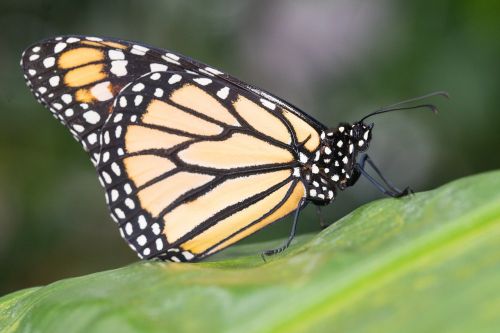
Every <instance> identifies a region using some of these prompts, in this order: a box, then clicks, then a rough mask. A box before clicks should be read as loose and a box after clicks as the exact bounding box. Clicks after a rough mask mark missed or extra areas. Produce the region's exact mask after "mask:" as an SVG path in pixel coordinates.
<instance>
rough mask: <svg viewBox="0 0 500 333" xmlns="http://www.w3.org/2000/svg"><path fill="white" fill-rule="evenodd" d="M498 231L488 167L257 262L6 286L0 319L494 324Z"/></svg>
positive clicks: (67, 332) (25, 327) (226, 326)
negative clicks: (16, 288)
mask: <svg viewBox="0 0 500 333" xmlns="http://www.w3.org/2000/svg"><path fill="white" fill-rule="evenodd" d="M499 238H500V171H496V172H490V173H486V174H482V175H478V176H472V177H468V178H464V179H461V180H459V181H455V182H453V183H451V184H448V185H446V186H443V187H441V188H439V189H437V190H434V191H429V192H424V193H419V194H417V195H415V196H410V197H406V198H403V199H385V200H379V201H376V202H373V203H370V204H368V205H365V206H363V207H361V208H359V209H357V210H355V211H354V212H353V213H351V214H349V215H348V216H346V217H345V218H343V219H341V220H340V221H339V222H337V223H336V224H334V225H333V226H332V227H330V228H327V229H326V230H324V231H323V232H321V233H320V234H319V235H316V236H315V237H314V238H312V239H309V240H306V239H305V238H302V239H301V241H300V243H301V244H300V245H299V246H292V248H291V249H289V251H287V252H285V253H284V254H282V255H278V256H276V257H272V258H270V261H269V262H267V263H264V262H263V261H262V260H261V259H260V257H259V256H257V255H255V254H256V253H258V252H259V251H260V250H261V249H262V246H264V245H262V244H256V245H252V246H246V247H233V248H232V249H230V250H228V251H227V252H226V253H225V256H226V258H225V259H224V258H219V260H218V261H213V262H204V263H200V264H175V263H159V262H155V263H144V262H143V263H136V264H133V265H129V266H126V267H124V268H120V269H116V270H111V271H106V272H101V273H97V274H91V275H87V276H83V277H79V278H72V279H67V280H62V281H59V282H56V283H53V284H51V285H48V286H46V287H40V288H31V289H27V290H23V291H20V292H16V293H14V294H11V295H7V296H4V297H3V298H0V331H2V332H5V333H9V332H18V331H22V332H25V331H30V330H31V328H34V327H36V330H37V331H38V332H51V333H57V332H63V333H77V332H94V333H99V332H149V333H152V332H200V331H202V332H232V333H235V332H259V333H265V332H286V333H290V332H332V328H335V331H338V332H408V333H409V332H444V331H446V332H482V333H488V332H497V331H498V327H499V325H500V317H499V316H498V313H499V312H500V285H499V284H498V281H499V280H500V265H499V263H500V243H499V242H498V239H499ZM265 246H271V245H270V244H267V245H265Z"/></svg>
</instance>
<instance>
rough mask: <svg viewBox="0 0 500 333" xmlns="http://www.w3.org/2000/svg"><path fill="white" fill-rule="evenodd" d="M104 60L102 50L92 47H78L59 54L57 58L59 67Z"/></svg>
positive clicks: (64, 67)
mask: <svg viewBox="0 0 500 333" xmlns="http://www.w3.org/2000/svg"><path fill="white" fill-rule="evenodd" d="M103 60H104V52H102V51H101V50H99V49H96V48H93V47H79V48H77V49H72V50H69V51H66V52H64V53H62V54H61V56H60V57H59V60H58V62H57V63H58V65H59V67H60V68H63V69H68V68H73V67H79V66H82V65H86V64H89V63H91V62H98V61H103Z"/></svg>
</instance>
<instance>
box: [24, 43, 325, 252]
mask: <svg viewBox="0 0 500 333" xmlns="http://www.w3.org/2000/svg"><path fill="white" fill-rule="evenodd" d="M22 66H23V69H24V71H25V76H26V79H27V82H28V85H29V86H30V88H31V89H32V91H33V93H34V94H35V96H36V97H37V99H38V100H39V101H40V102H41V103H42V104H44V105H45V106H47V107H48V108H49V109H50V110H51V111H52V112H53V113H54V116H55V117H56V118H59V119H60V120H61V122H62V123H63V124H64V125H66V126H67V127H68V128H69V129H70V131H71V132H72V133H73V135H74V136H75V138H76V139H77V140H78V141H79V142H80V143H81V144H82V145H83V146H84V148H85V149H86V150H87V151H88V152H89V153H91V158H92V160H93V162H94V164H96V165H97V168H98V173H99V179H100V181H101V183H102V185H103V186H104V187H105V189H106V200H107V203H108V206H109V208H110V211H111V215H112V216H113V218H114V219H115V220H116V221H117V222H118V223H119V226H120V232H121V234H122V237H124V238H125V239H126V240H127V241H128V243H129V245H130V246H131V247H132V248H133V249H134V250H135V251H137V253H138V254H139V256H141V257H146V258H152V257H160V258H163V259H170V260H174V261H189V260H194V259H200V258H203V257H205V256H207V255H210V254H213V253H215V252H217V251H219V250H221V249H223V248H225V247H227V246H229V245H230V244H232V243H234V242H236V241H238V240H239V239H241V238H244V237H246V236H248V235H250V234H251V233H253V232H255V231H257V230H259V229H261V228H263V227H264V226H266V225H268V224H270V223H272V222H274V221H276V220H278V219H280V218H282V217H284V216H286V215H287V214H289V213H290V212H292V211H294V210H295V209H296V208H297V207H298V205H299V202H300V200H301V199H302V197H303V196H304V190H305V189H304V185H303V184H302V182H301V179H300V172H299V171H298V169H297V165H298V162H297V161H298V160H299V159H301V158H302V157H301V156H298V155H300V154H299V151H300V152H301V153H302V154H303V155H304V156H307V158H312V157H313V154H314V152H315V151H316V149H317V147H318V146H319V142H320V132H321V131H322V130H323V129H324V127H323V125H321V124H320V123H318V122H317V121H315V120H314V119H313V118H311V117H310V116H308V115H306V114H305V113H303V112H301V111H299V110H298V109H296V108H295V107H293V106H291V105H290V104H288V103H286V102H284V101H282V100H280V99H278V98H276V97H274V96H272V95H270V94H269V93H267V92H264V91H262V90H259V89H258V88H255V87H253V86H250V85H248V84H245V83H244V82H241V81H239V80H237V79H235V78H234V77H232V76H229V75H227V74H224V73H222V72H220V71H218V70H216V69H214V68H211V67H209V66H207V65H205V64H202V63H199V62H197V61H195V60H192V59H190V58H187V57H184V56H182V55H179V54H175V53H172V52H169V51H166V50H161V49H155V48H151V47H148V46H144V45H139V44H136V43H133V42H127V41H122V40H116V39H101V38H95V37H82V36H66V37H58V38H55V39H52V40H48V41H44V42H42V43H40V44H38V45H35V46H33V47H31V48H29V49H28V50H27V51H26V52H25V53H24V54H23V59H22Z"/></svg>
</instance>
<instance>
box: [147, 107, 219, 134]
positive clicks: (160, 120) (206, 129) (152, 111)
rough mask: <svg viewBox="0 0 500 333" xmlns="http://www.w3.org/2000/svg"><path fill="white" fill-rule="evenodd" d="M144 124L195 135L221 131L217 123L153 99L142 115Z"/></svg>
mask: <svg viewBox="0 0 500 333" xmlns="http://www.w3.org/2000/svg"><path fill="white" fill-rule="evenodd" d="M142 121H143V122H144V123H146V124H151V125H157V126H161V127H165V128H171V129H175V130H179V131H184V132H187V133H191V134H196V135H206V136H213V135H217V134H220V133H222V131H223V128H222V127H220V126H219V125H216V124H214V123H211V122H209V121H206V120H204V119H201V118H199V117H196V116H193V115H192V114H189V113H187V112H185V111H183V110H181V109H179V108H177V107H175V106H173V105H170V104H168V103H166V102H163V101H160V100H157V99H154V100H152V101H151V103H149V105H148V107H147V111H146V113H145V114H144V115H143V116H142Z"/></svg>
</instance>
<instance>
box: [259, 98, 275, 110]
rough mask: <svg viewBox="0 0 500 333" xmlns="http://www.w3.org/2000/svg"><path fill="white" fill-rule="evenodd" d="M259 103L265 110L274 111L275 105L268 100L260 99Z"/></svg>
mask: <svg viewBox="0 0 500 333" xmlns="http://www.w3.org/2000/svg"><path fill="white" fill-rule="evenodd" d="M260 102H261V103H262V105H264V106H265V107H266V108H268V109H271V110H274V109H276V104H274V103H272V102H270V101H268V100H267V99H265V98H261V99H260Z"/></svg>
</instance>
